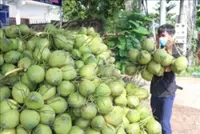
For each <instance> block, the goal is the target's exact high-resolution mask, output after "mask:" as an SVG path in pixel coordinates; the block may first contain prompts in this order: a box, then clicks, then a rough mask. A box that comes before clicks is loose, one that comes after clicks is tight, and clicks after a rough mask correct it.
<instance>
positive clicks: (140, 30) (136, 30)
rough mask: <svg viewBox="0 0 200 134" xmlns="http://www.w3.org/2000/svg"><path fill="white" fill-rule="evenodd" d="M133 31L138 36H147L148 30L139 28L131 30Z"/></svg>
mask: <svg viewBox="0 0 200 134" xmlns="http://www.w3.org/2000/svg"><path fill="white" fill-rule="evenodd" d="M133 31H134V32H136V33H139V34H143V35H146V34H149V32H148V30H147V29H146V28H144V27H141V26H140V27H138V28H137V29H133Z"/></svg>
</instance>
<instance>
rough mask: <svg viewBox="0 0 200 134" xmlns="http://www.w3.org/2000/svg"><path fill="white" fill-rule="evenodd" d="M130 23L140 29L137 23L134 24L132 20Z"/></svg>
mask: <svg viewBox="0 0 200 134" xmlns="http://www.w3.org/2000/svg"><path fill="white" fill-rule="evenodd" d="M128 22H129V23H130V24H132V26H135V27H136V28H137V27H139V24H138V23H136V22H134V21H132V20H129V21H128Z"/></svg>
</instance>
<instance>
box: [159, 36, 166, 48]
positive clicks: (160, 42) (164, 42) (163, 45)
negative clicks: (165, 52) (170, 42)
mask: <svg viewBox="0 0 200 134" xmlns="http://www.w3.org/2000/svg"><path fill="white" fill-rule="evenodd" d="M159 44H160V46H161V47H165V46H166V45H167V40H166V39H165V38H160V39H159Z"/></svg>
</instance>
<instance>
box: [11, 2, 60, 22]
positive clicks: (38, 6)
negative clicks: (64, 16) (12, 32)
mask: <svg viewBox="0 0 200 134" xmlns="http://www.w3.org/2000/svg"><path fill="white" fill-rule="evenodd" d="M8 5H9V6H10V8H9V10H10V17H16V14H17V9H19V11H20V16H21V18H29V21H30V23H40V22H50V21H51V20H59V19H60V18H59V10H58V7H54V6H52V5H48V4H43V3H39V2H26V4H20V6H17V5H16V4H14V3H11V4H8ZM50 9H51V10H50Z"/></svg>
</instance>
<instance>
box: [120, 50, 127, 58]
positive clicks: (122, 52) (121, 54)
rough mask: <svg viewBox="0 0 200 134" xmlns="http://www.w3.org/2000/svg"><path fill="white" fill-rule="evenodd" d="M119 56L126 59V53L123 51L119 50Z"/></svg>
mask: <svg viewBox="0 0 200 134" xmlns="http://www.w3.org/2000/svg"><path fill="white" fill-rule="evenodd" d="M119 55H120V56H121V57H126V56H127V52H126V51H125V50H119Z"/></svg>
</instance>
